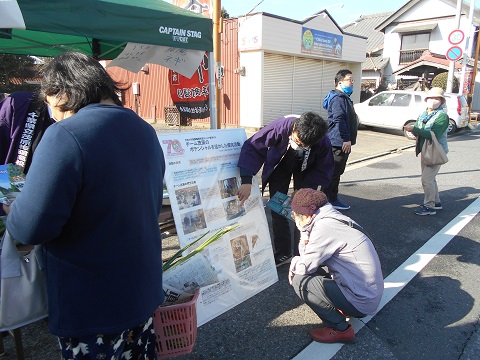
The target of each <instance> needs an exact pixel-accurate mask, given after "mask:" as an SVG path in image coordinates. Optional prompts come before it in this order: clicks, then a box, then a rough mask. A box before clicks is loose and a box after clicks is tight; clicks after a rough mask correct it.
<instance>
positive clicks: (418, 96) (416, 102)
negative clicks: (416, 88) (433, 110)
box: [415, 95, 423, 105]
mask: <svg viewBox="0 0 480 360" xmlns="http://www.w3.org/2000/svg"><path fill="white" fill-rule="evenodd" d="M422 103H423V100H422V97H421V96H420V95H415V105H418V104H422Z"/></svg>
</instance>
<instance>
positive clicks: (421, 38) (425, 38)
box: [399, 33, 430, 64]
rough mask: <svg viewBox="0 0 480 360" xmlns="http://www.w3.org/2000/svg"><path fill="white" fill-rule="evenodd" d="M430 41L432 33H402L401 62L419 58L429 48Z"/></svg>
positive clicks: (405, 62)
mask: <svg viewBox="0 0 480 360" xmlns="http://www.w3.org/2000/svg"><path fill="white" fill-rule="evenodd" d="M429 43H430V33H421V34H405V35H402V46H401V49H400V61H399V62H400V64H408V63H411V62H412V61H415V60H417V59H419V58H420V56H422V54H423V52H424V51H425V50H428V45H429Z"/></svg>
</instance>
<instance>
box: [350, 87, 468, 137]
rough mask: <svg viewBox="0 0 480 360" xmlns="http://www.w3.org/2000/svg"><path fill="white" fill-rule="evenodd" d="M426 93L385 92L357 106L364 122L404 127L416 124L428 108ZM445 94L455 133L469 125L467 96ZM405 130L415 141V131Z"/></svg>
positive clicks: (360, 119)
mask: <svg viewBox="0 0 480 360" xmlns="http://www.w3.org/2000/svg"><path fill="white" fill-rule="evenodd" d="M425 96H426V92H424V91H408V90H391V91H382V92H380V93H378V94H376V95H374V96H372V97H371V98H369V99H367V100H365V101H364V102H361V103H359V104H355V105H354V107H355V111H356V113H357V115H358V120H359V122H360V124H361V125H365V126H372V127H379V128H385V129H396V130H403V127H404V126H405V125H407V124H411V123H414V122H415V121H416V120H417V118H418V116H419V115H420V114H421V113H422V111H424V110H425V108H426V104H425V101H424V99H425ZM444 96H445V99H446V105H447V113H448V117H449V118H450V124H449V126H448V133H449V134H451V133H453V132H455V131H456V130H458V129H459V128H463V127H466V126H468V123H469V121H470V119H469V117H468V106H467V101H466V99H465V97H464V96H463V95H458V94H449V93H446V94H444ZM403 132H404V134H405V136H406V137H407V138H409V139H411V140H415V136H414V135H413V134H412V133H411V132H409V131H405V130H403Z"/></svg>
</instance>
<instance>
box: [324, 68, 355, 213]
mask: <svg viewBox="0 0 480 360" xmlns="http://www.w3.org/2000/svg"><path fill="white" fill-rule="evenodd" d="M352 92H353V76H352V72H351V71H350V70H347V69H345V70H340V71H339V72H338V73H337V75H336V76H335V89H334V90H332V91H330V93H329V94H328V95H327V96H326V97H325V99H323V108H324V109H325V110H327V111H328V133H327V136H328V138H329V139H330V142H331V143H332V152H333V157H334V160H335V169H334V171H333V177H332V181H331V182H330V185H329V186H328V187H327V188H325V189H324V190H323V191H324V192H325V194H326V195H327V196H328V199H329V201H330V203H331V204H332V205H333V207H334V208H335V209H339V210H348V209H350V205H347V204H345V203H343V202H341V201H340V200H339V199H338V184H339V183H340V176H341V175H342V174H343V172H344V171H345V166H346V165H347V160H348V156H349V155H350V152H351V151H352V145H355V143H356V141H357V131H358V119H357V114H356V113H355V110H354V108H353V102H352V100H351V99H350V95H351V94H352Z"/></svg>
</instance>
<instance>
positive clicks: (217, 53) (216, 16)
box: [212, 0, 223, 129]
mask: <svg viewBox="0 0 480 360" xmlns="http://www.w3.org/2000/svg"><path fill="white" fill-rule="evenodd" d="M222 25H223V19H222V0H213V57H214V58H215V65H214V66H212V68H213V69H215V73H216V74H217V76H216V78H217V81H216V82H215V104H216V109H215V111H216V119H217V127H216V128H217V129H220V128H221V127H222V118H221V111H220V109H221V106H222V97H221V96H220V95H221V87H222V86H221V84H222V80H223V79H222V75H223V74H221V71H220V67H221V60H222V47H221V45H222V41H221V35H222Z"/></svg>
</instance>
